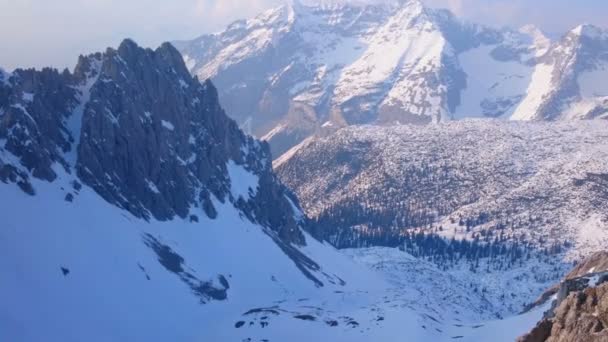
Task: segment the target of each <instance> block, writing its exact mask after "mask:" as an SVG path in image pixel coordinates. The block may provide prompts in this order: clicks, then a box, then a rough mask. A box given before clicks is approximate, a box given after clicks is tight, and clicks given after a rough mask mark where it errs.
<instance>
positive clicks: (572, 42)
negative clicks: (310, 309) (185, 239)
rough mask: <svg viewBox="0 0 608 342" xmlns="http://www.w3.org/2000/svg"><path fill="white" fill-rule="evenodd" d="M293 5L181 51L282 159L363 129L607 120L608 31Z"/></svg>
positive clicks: (435, 13)
mask: <svg viewBox="0 0 608 342" xmlns="http://www.w3.org/2000/svg"><path fill="white" fill-rule="evenodd" d="M320 3H321V4H319V3H318V1H317V4H314V3H304V4H303V3H301V2H300V1H299V0H294V1H293V3H292V4H289V5H284V6H281V7H278V8H275V9H272V10H269V11H267V12H264V13H262V14H260V15H259V16H257V17H255V18H253V19H249V20H241V21H237V22H234V23H233V24H231V25H230V26H228V27H227V28H226V29H225V30H224V31H222V32H218V33H214V34H206V35H203V36H201V37H199V38H196V39H194V40H192V41H180V42H175V45H176V47H177V48H178V49H179V50H180V52H181V53H182V54H183V55H184V59H185V61H186V65H187V67H188V69H189V70H190V72H191V73H193V74H194V75H198V76H199V77H200V78H201V79H207V78H211V79H213V80H214V82H215V83H216V84H217V86H218V89H220V98H221V99H222V100H223V103H225V105H226V108H227V112H228V113H229V114H230V115H231V116H232V117H234V118H235V119H236V120H237V121H238V122H239V123H240V124H243V125H245V127H250V128H251V129H252V132H253V133H254V134H256V135H257V136H260V137H262V139H263V140H267V141H269V142H270V145H271V147H272V149H273V154H274V156H275V157H278V156H280V155H281V154H282V153H283V152H285V151H287V150H288V149H289V148H290V147H292V146H294V145H297V144H298V143H299V142H301V141H302V140H304V139H305V138H307V137H309V136H311V135H314V134H319V133H321V134H322V133H325V132H327V131H333V130H335V129H337V128H339V127H344V126H348V125H355V124H370V123H374V124H385V125H393V124H395V123H401V124H406V123H407V124H418V125H420V124H426V123H431V122H443V121H448V120H452V119H461V118H465V117H491V118H502V119H507V120H508V119H512V120H535V121H556V120H575V119H590V118H603V117H605V116H606V114H607V113H608V86H607V83H606V82H605V81H604V80H605V79H606V78H607V77H608V57H607V56H608V33H607V32H606V31H605V30H603V29H600V28H597V27H594V26H591V25H581V26H579V27H576V28H575V29H573V30H571V31H570V32H567V33H566V34H565V35H564V36H563V37H561V38H559V39H551V38H549V37H547V36H546V35H545V34H543V32H541V31H540V30H539V29H538V28H536V27H534V26H530V25H529V26H525V27H522V28H520V29H508V28H507V29H494V28H490V27H485V26H482V25H477V24H474V23H469V22H463V21H462V20H460V19H459V18H457V17H455V16H454V15H452V14H451V13H450V12H449V11H447V10H436V9H430V8H425V7H424V6H423V4H422V3H421V2H420V1H419V0H402V1H383V2H380V3H376V4H369V3H368V4H365V3H360V2H359V3H357V2H341V3H334V4H331V2H330V3H326V2H320Z"/></svg>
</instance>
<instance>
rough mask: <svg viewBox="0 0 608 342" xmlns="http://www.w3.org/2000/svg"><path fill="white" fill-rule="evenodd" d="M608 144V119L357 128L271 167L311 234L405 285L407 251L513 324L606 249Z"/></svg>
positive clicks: (303, 148) (410, 265)
mask: <svg viewBox="0 0 608 342" xmlns="http://www.w3.org/2000/svg"><path fill="white" fill-rule="evenodd" d="M607 142H608V122H605V121H597V122H594V121H576V122H563V123H559V124H556V123H528V122H502V121H488V120H472V121H471V120H466V121H457V122H450V123H444V124H438V125H430V126H428V127H425V128H420V127H415V126H409V125H407V126H406V125H404V126H397V127H378V126H359V127H350V128H344V129H342V130H339V131H338V132H337V133H335V134H333V135H330V136H328V137H323V138H316V139H312V140H309V141H307V142H305V143H303V144H301V146H299V147H296V148H294V149H293V151H291V152H290V153H288V154H286V156H285V157H284V158H282V159H281V160H278V161H277V162H275V166H276V169H277V172H278V174H279V176H280V178H281V179H282V180H283V182H284V183H285V184H286V185H287V186H289V187H290V188H291V189H293V190H294V191H295V193H296V194H297V195H298V197H299V198H300V200H301V203H302V206H303V208H304V212H305V213H306V214H307V215H308V216H309V217H310V218H311V219H312V220H313V221H314V222H315V223H316V225H314V226H313V228H314V229H316V230H315V231H313V234H314V235H315V236H317V237H319V238H323V239H326V240H327V241H329V242H331V243H332V244H333V245H334V246H336V247H338V248H345V249H349V251H348V254H353V255H354V256H355V257H356V258H358V259H361V260H363V261H366V263H369V264H370V265H371V266H373V267H375V268H381V269H382V270H384V271H385V272H386V273H388V274H389V275H390V276H391V277H393V276H399V277H400V279H403V277H409V276H411V275H409V276H406V275H405V274H406V273H407V270H408V269H412V268H414V269H416V268H420V267H421V264H420V263H419V261H418V260H413V261H408V257H407V255H406V253H403V252H396V251H393V250H392V248H400V249H401V250H403V251H405V252H407V254H409V255H412V256H414V257H417V258H418V259H423V260H427V261H428V262H429V263H430V264H432V265H434V267H435V269H438V270H441V271H442V273H443V274H449V275H451V276H454V277H456V278H457V279H460V283H465V284H467V285H468V286H469V287H470V288H471V289H472V290H473V293H478V294H479V296H480V297H482V298H483V299H485V300H488V301H489V302H490V303H491V305H492V309H491V310H493V312H495V313H497V314H498V315H500V316H506V315H509V314H513V313H517V312H519V311H521V310H522V309H523V308H524V306H525V305H526V304H529V303H531V302H532V301H534V299H535V298H536V297H537V296H538V295H539V294H540V293H541V292H542V291H543V289H544V288H547V287H549V286H551V284H553V283H554V282H556V281H558V280H559V279H560V278H561V277H562V276H563V275H565V274H566V272H567V271H568V270H569V269H570V268H571V265H572V263H573V262H576V261H578V260H580V259H581V258H583V257H586V256H588V255H590V254H591V253H593V252H597V251H601V250H605V249H606V248H608V224H607V222H608V221H607V219H608V217H607V216H606V213H607V212H608V208H607V207H606V199H608V197H607V196H608V183H607V182H606V180H607V179H608V176H607V175H608V168H607V165H608V145H607ZM352 248H363V249H352ZM400 281H401V282H403V284H405V285H406V286H409V285H408V284H413V283H415V282H412V281H409V280H408V279H407V278H406V279H405V281H402V280H400ZM453 283H455V282H450V284H453ZM414 286H415V285H414ZM442 293H444V292H442ZM477 307H480V306H477Z"/></svg>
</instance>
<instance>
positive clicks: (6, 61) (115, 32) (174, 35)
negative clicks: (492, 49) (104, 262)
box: [0, 0, 608, 70]
mask: <svg viewBox="0 0 608 342" xmlns="http://www.w3.org/2000/svg"><path fill="white" fill-rule="evenodd" d="M283 1H285V0H0V67H2V68H4V69H5V70H12V69H14V68H16V67H37V68H40V67H43V66H54V67H57V68H65V67H68V68H70V69H72V68H73V67H74V65H75V63H76V60H77V57H78V55H80V54H85V53H90V52H94V51H103V50H104V49H105V48H106V47H108V46H117V45H118V44H119V43H120V41H121V40H122V39H124V38H127V37H128V38H132V39H134V40H135V41H137V42H138V43H139V44H141V45H143V46H149V47H156V46H158V45H159V44H160V43H162V42H164V41H170V40H177V39H192V38H195V37H197V36H199V35H201V34H203V33H208V32H214V31H217V30H220V29H221V28H222V27H224V26H225V25H227V24H229V23H230V22H232V21H234V20H236V19H241V18H248V17H251V16H254V15H255V14H257V13H259V12H261V11H263V10H264V9H267V8H271V7H273V6H277V5H279V4H281V3H282V2H283ZM342 1H348V0H342ZM358 1H362V0H358ZM363 1H382V0H363ZM423 1H424V2H426V3H427V5H429V6H432V7H440V8H449V9H450V10H452V11H453V12H454V13H456V14H457V15H458V16H460V17H463V18H466V19H469V20H472V21H475V22H480V23H484V24H489V25H492V26H512V27H519V26H523V25H525V24H535V25H538V26H539V27H540V28H542V29H543V30H545V31H547V32H549V33H552V34H558V33H562V32H565V31H567V30H568V29H570V28H573V27H575V26H577V25H578V24H580V23H591V24H596V25H599V26H604V27H608V15H606V14H607V13H608V1H606V0H423Z"/></svg>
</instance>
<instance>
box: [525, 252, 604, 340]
mask: <svg viewBox="0 0 608 342" xmlns="http://www.w3.org/2000/svg"><path fill="white" fill-rule="evenodd" d="M607 262H608V253H606V252H602V253H598V254H595V255H593V256H592V257H591V258H589V259H587V260H586V261H585V262H583V263H581V264H580V265H578V266H577V267H576V268H575V269H574V270H573V271H572V273H571V274H569V275H568V277H567V278H566V280H564V281H563V282H562V283H561V284H560V286H559V287H558V289H557V291H556V296H555V298H556V299H555V301H554V303H553V306H552V308H551V310H550V311H548V312H547V313H546V315H545V318H544V319H543V320H542V321H541V322H539V323H538V325H537V326H536V327H535V328H534V329H533V330H532V331H531V332H530V333H529V334H527V335H525V336H523V337H522V338H520V339H519V341H520V342H578V341H585V342H595V341H597V342H604V341H608V271H606V269H607V268H608V267H607V266H608V264H607ZM596 270H601V271H599V272H596ZM585 272H587V273H585ZM589 272H591V273H589ZM581 274H584V275H581Z"/></svg>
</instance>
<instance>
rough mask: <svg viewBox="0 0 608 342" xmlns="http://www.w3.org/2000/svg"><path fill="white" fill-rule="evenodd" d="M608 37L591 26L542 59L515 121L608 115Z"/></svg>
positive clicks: (574, 32) (577, 31)
mask: <svg viewBox="0 0 608 342" xmlns="http://www.w3.org/2000/svg"><path fill="white" fill-rule="evenodd" d="M606 49H608V33H607V32H606V31H605V30H603V29H600V28H598V27H594V26H591V25H580V26H578V27H576V28H575V29H573V30H571V31H570V32H568V33H567V34H566V35H565V36H564V37H563V38H562V39H561V40H560V41H558V42H556V43H555V44H553V45H552V46H551V47H550V49H549V51H548V52H547V53H546V54H545V55H543V56H541V57H539V59H538V61H539V63H538V64H537V65H536V67H535V70H534V72H533V74H532V80H531V82H530V83H529V86H528V91H527V94H526V97H525V98H524V99H523V100H522V102H521V104H520V105H519V106H518V108H517V110H516V111H515V113H514V114H513V116H512V117H511V118H512V119H514V120H560V119H565V120H573V119H593V118H601V117H603V116H605V115H606V113H607V112H608V100H607V97H606V96H607V92H606V86H605V82H603V81H602V80H603V79H605V76H606V68H607V65H608V59H607V57H606Z"/></svg>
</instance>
